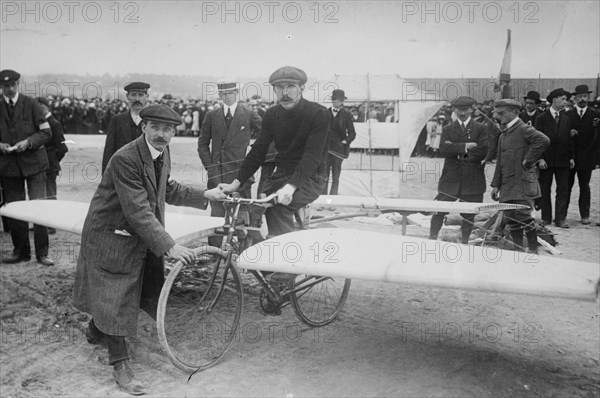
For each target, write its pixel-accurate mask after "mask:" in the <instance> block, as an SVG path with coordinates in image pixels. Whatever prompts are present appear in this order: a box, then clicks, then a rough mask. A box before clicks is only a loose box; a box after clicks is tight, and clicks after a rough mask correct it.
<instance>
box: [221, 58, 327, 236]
mask: <svg viewBox="0 0 600 398" xmlns="http://www.w3.org/2000/svg"><path fill="white" fill-rule="evenodd" d="M306 80H307V77H306V73H304V71H302V70H301V69H298V68H296V67H293V66H284V67H281V68H279V69H277V70H276V71H275V72H273V73H272V74H271V76H270V77H269V83H270V84H271V85H272V86H273V90H274V91H275V95H276V96H277V99H278V101H279V104H278V105H276V106H273V107H271V108H269V109H268V110H267V112H266V113H265V117H264V118H263V123H262V131H261V133H260V134H259V135H258V138H257V139H256V141H255V142H254V145H252V149H251V150H250V152H249V153H248V155H246V158H245V159H244V162H243V163H242V165H241V167H240V169H239V172H238V175H237V178H236V179H235V180H234V181H233V182H232V183H231V184H221V185H220V187H222V189H223V190H224V192H226V193H230V192H235V191H237V190H238V189H239V188H240V186H242V185H243V183H244V182H246V181H247V180H248V179H249V178H251V177H252V176H253V175H254V173H255V172H256V170H258V168H259V167H260V166H261V165H262V164H263V163H264V161H265V159H266V157H267V154H268V152H269V147H270V145H271V143H274V144H275V150H276V151H277V155H275V165H276V166H275V171H273V173H271V175H270V176H269V177H268V179H267V181H266V182H265V186H264V193H265V194H267V195H270V194H272V193H277V204H275V205H274V206H273V207H270V208H268V209H267V211H266V212H265V216H266V219H267V225H268V228H269V234H270V235H281V234H285V233H288V232H291V231H293V230H294V213H295V212H296V211H298V210H299V209H300V208H302V207H304V206H306V205H308V204H309V203H312V202H313V201H314V200H315V199H317V198H318V197H319V195H320V194H321V193H322V192H323V189H324V188H325V183H326V172H327V150H328V147H329V123H330V113H329V111H328V110H327V109H326V108H325V107H323V106H321V105H319V104H317V103H314V102H310V101H307V100H306V99H304V98H303V97H302V92H303V91H304V87H305V84H306ZM259 193H261V192H259Z"/></svg>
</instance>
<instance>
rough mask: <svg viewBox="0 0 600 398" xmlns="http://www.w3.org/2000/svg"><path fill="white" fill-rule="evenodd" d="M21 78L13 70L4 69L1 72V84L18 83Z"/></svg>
mask: <svg viewBox="0 0 600 398" xmlns="http://www.w3.org/2000/svg"><path fill="white" fill-rule="evenodd" d="M20 78H21V75H19V74H18V73H17V72H15V71H14V70H11V69H4V70H2V71H0V82H1V83H12V82H16V81H17V80H19V79H20Z"/></svg>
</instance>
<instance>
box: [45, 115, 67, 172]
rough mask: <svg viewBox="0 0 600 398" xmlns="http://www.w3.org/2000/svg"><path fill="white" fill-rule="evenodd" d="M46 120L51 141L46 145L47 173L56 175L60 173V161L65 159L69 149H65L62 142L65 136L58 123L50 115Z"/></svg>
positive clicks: (65, 146)
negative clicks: (50, 132) (48, 124)
mask: <svg viewBox="0 0 600 398" xmlns="http://www.w3.org/2000/svg"><path fill="white" fill-rule="evenodd" d="M47 120H48V123H50V130H51V131H52V139H51V140H50V141H48V143H46V155H47V156H48V170H47V172H48V173H49V172H52V173H58V172H59V171H60V161H61V160H62V158H64V157H65V154H66V153H67V152H68V151H69V148H67V145H66V144H65V142H64V141H65V135H64V132H63V128H62V125H61V124H60V122H59V121H58V120H56V119H55V118H54V116H52V115H51V116H50V117H49V118H48V119H47Z"/></svg>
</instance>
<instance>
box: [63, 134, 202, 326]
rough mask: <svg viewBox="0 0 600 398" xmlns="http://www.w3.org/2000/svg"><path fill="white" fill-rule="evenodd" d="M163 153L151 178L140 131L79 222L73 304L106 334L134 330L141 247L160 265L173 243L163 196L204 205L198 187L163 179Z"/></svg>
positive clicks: (168, 161)
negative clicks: (157, 175) (150, 253)
mask: <svg viewBox="0 0 600 398" xmlns="http://www.w3.org/2000/svg"><path fill="white" fill-rule="evenodd" d="M163 158H164V159H163V162H164V163H163V166H162V171H161V173H160V179H159V181H156V177H155V172H154V163H153V160H152V157H151V155H150V150H149V149H148V146H147V144H146V140H145V138H144V136H143V135H142V136H140V137H139V138H137V139H136V140H135V141H133V142H131V143H129V144H127V145H125V146H124V147H123V148H121V149H120V150H119V151H117V152H116V153H115V155H114V156H113V157H112V158H111V160H110V161H109V163H108V166H107V168H106V171H105V173H104V175H103V176H102V180H101V181H100V185H99V186H98V188H97V190H96V193H95V194H94V197H93V198H92V202H91V204H90V209H89V211H88V214H87V217H86V219H85V223H84V225H83V233H82V236H81V248H80V252H79V258H78V261H77V270H76V272H75V285H74V290H73V305H74V306H75V307H76V308H78V309H80V310H81V311H85V312H88V313H90V314H91V315H92V316H93V318H94V323H95V324H96V326H98V328H99V329H100V330H101V331H103V332H105V333H108V334H112V335H118V336H134V335H135V332H136V329H137V312H138V307H139V304H140V294H141V289H142V276H143V274H144V269H145V266H146V264H145V262H144V258H145V256H146V253H147V251H148V250H151V251H152V253H154V255H155V256H157V257H159V258H160V265H161V266H162V257H161V256H162V255H163V254H164V253H165V252H167V251H168V250H169V249H170V248H171V247H172V246H173V245H174V244H175V241H174V240H173V238H171V236H169V234H168V233H167V232H166V231H165V228H164V214H165V202H166V203H169V204H175V205H184V206H192V207H198V208H206V205H207V201H206V200H205V199H204V197H203V193H204V192H203V190H197V189H192V188H189V187H186V186H183V185H180V184H178V183H177V182H175V181H173V180H170V179H169V173H170V171H171V159H170V155H169V151H168V150H165V151H164V152H163ZM163 272H164V270H163ZM160 277H161V278H162V274H161V275H160Z"/></svg>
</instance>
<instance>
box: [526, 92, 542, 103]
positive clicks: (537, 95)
mask: <svg viewBox="0 0 600 398" xmlns="http://www.w3.org/2000/svg"><path fill="white" fill-rule="evenodd" d="M527 98H529V99H532V100H534V101H536V102H542V99H541V97H540V93H538V92H537V91H529V92H528V93H527V95H526V96H524V97H523V99H524V100H526V99H527Z"/></svg>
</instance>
